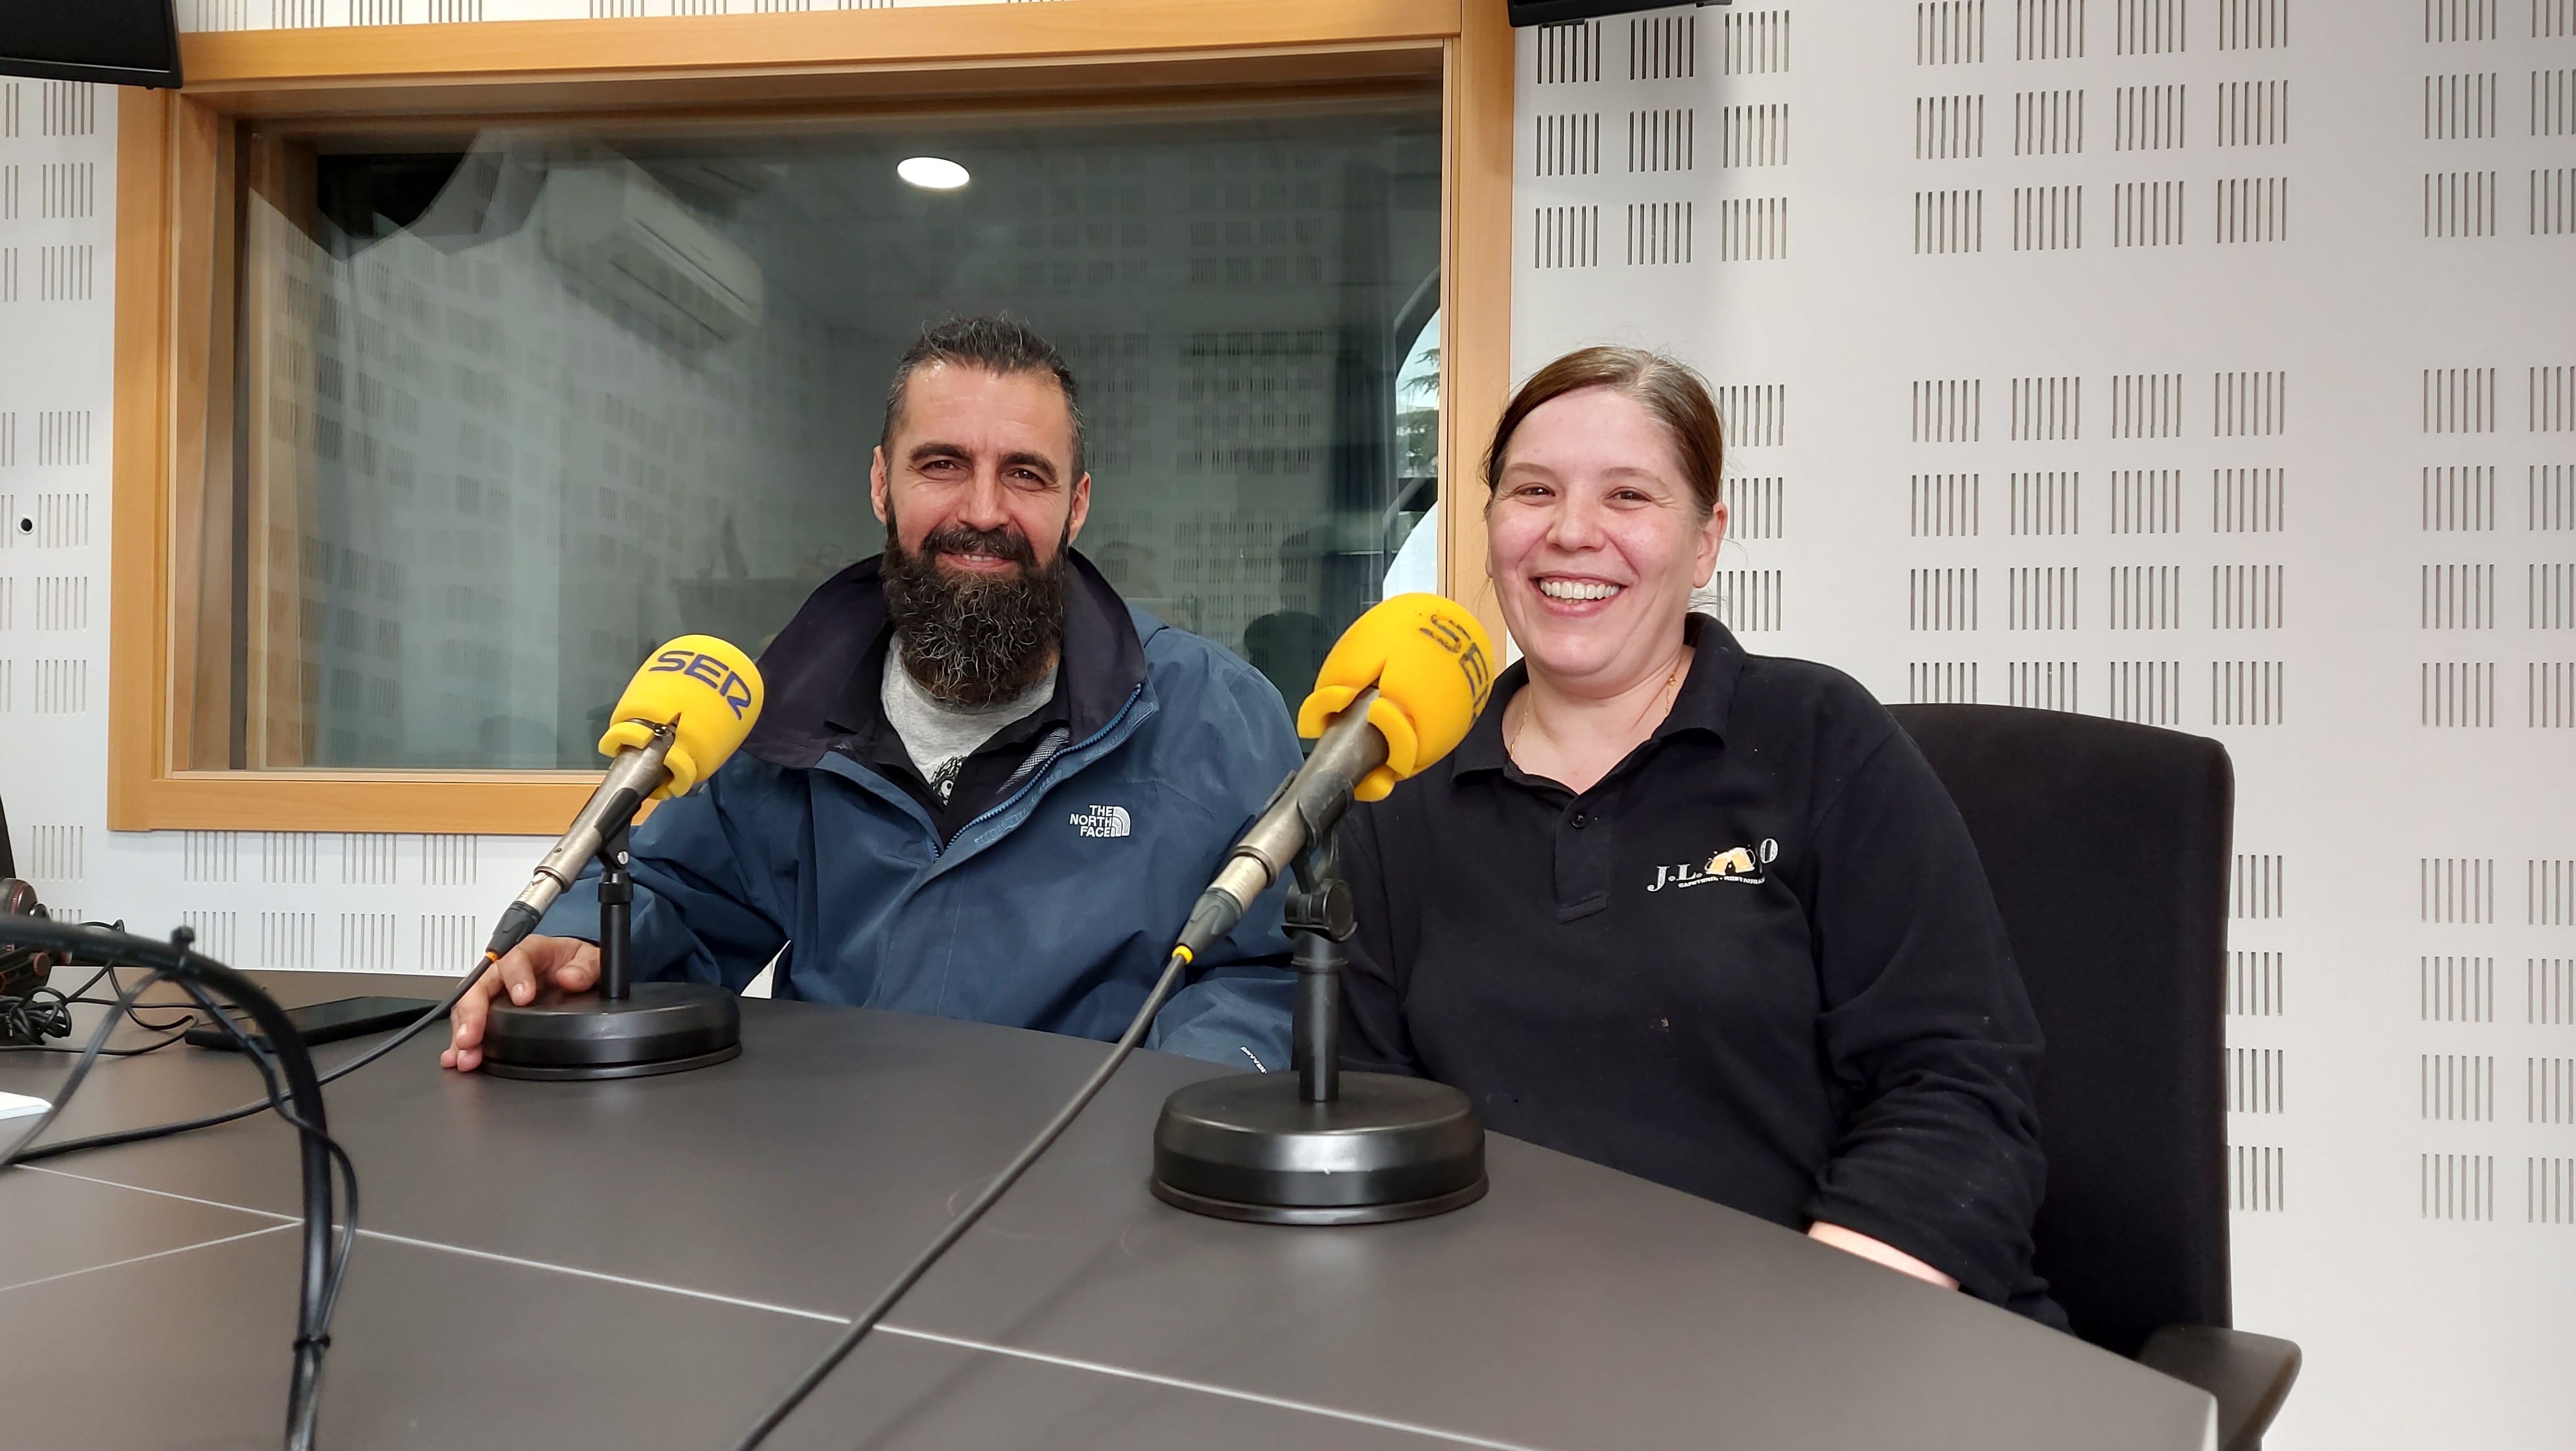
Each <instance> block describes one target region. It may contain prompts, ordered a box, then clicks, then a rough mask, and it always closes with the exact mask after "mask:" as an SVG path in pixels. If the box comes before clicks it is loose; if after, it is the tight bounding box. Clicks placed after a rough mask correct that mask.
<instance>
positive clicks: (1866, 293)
mask: <svg viewBox="0 0 2576 1451" xmlns="http://www.w3.org/2000/svg"><path fill="white" fill-rule="evenodd" d="M1522 48H1523V74H1522V78H1521V92H1520V94H1521V111H1522V114H1523V125H1524V127H1525V128H1527V129H1528V134H1527V135H1525V136H1524V138H1523V141H1522V147H1523V150H1522V164H1521V167H1520V173H1519V175H1520V180H1519V183H1518V199H1519V205H1520V207H1521V209H1522V211H1523V213H1524V214H1525V215H1526V216H1528V217H1529V218H1531V219H1532V221H1533V222H1537V221H1538V220H1539V219H1543V218H1545V217H1549V216H1566V215H1581V216H1593V215H1597V216H1599V217H1601V218H1603V219H1605V221H1607V220H1608V219H1611V218H1631V217H1637V216H1640V215H1646V216H1654V217H1667V216H1676V215H1677V216H1681V217H1686V218H1695V219H1697V223H1698V226H1699V229H1700V230H1699V232H1698V235H1697V237H1696V238H1695V241H1696V243H1697V245H1696V246H1695V247H1694V248H1692V249H1691V250H1689V251H1688V252H1681V251H1677V250H1671V249H1667V250H1664V251H1654V252H1646V253H1640V252H1638V251H1636V250H1634V249H1633V248H1628V247H1623V246H1622V245H1621V244H1620V242H1619V241H1618V240H1616V239H1615V238H1614V239H1605V242H1604V244H1603V245H1602V246H1601V247H1599V248H1598V249H1597V251H1594V252H1590V253H1586V254H1584V255H1582V256H1581V257H1580V258H1579V259H1573V260H1568V258H1567V254H1566V253H1564V252H1562V251H1559V252H1556V253H1554V254H1550V253H1548V252H1546V251H1544V250H1533V251H1531V252H1530V254H1529V255H1528V256H1527V257H1525V259H1524V263H1525V265H1524V266H1523V267H1522V268H1521V269H1520V270H1519V272H1518V274H1517V276H1516V278H1515V282H1514V293H1513V303H1514V358H1513V362H1514V366H1515V369H1516V370H1517V371H1518V372H1522V373H1526V372H1527V371H1528V370H1529V369H1531V368H1533V367H1535V366H1537V365H1538V364H1539V363H1541V362H1544V361H1546V360H1547V359H1548V358H1550V357H1553V356H1555V355H1556V354H1558V353H1559V352H1561V351H1563V350H1564V349H1566V348H1569V347H1572V346H1575V345H1577V344H1580V343H1585V342H1591V341H1619V342H1633V343H1642V344H1646V345H1650V346H1655V347H1661V348H1667V349H1671V350H1673V351H1675V352H1678V353H1680V354H1681V355H1683V356H1684V357H1686V358H1688V359H1690V360H1691V361H1693V362H1695V363H1697V364H1698V365H1699V366H1700V367H1701V368H1702V369H1703V370H1705V371H1706V372H1707V373H1708V375H1709V377H1710V378H1711V380H1712V381H1713V382H1715V383H1716V384H1718V385H1719V386H1720V388H1721V390H1722V391H1721V395H1720V401H1721V408H1722V411H1724V412H1725V413H1726V414H1727V416H1728V419H1729V422H1730V424H1731V425H1732V428H1733V432H1734V437H1733V438H1732V439H1731V440H1730V442H1731V445H1732V448H1731V456H1730V463H1729V469H1728V472H1729V476H1730V477H1729V482H1728V498H1729V501H1730V504H1731V505H1732V506H1734V507H1736V508H1739V509H1741V508H1743V507H1744V501H1758V504H1759V508H1760V511H1761V512H1760V513H1759V515H1758V521H1759V522H1758V523H1756V524H1755V525H1754V527H1751V528H1741V529H1738V530H1736V531H1735V532H1734V535H1733V537H1732V538H1731V539H1730V541H1729V542H1728V545H1727V547H1726V551H1725V554H1724V557H1723V558H1722V559H1721V561H1720V564H1719V570H1718V577H1717V579H1716V580H1715V581H1714V586H1715V594H1716V597H1717V606H1718V608H1719V611H1720V612H1721V613H1723V614H1725V615H1726V616H1727V617H1728V618H1729V620H1730V621H1731V623H1732V624H1733V625H1734V627H1735V629H1736V630H1737V631H1738V633H1739V634H1740V635H1741V636H1742V637H1743V639H1744V640H1745V642H1746V644H1747V645H1748V646H1750V647H1751V648H1752V649H1754V650H1757V651H1765V652H1773V653H1781V654H1793V655H1803V656H1808V657H1811V658H1815V659H1820V660H1825V661H1829V662H1831V663H1834V664H1836V665H1839V666H1841V667H1843V668H1845V669H1847V670H1849V671H1851V672H1852V673H1853V674H1855V675H1857V676H1858V677H1860V678H1861V679H1862V680H1863V681H1864V682H1866V683H1867V684H1868V685H1869V686H1870V687H1871V688H1872V689H1874V690H1875V691H1877V692H1878V693H1879V695H1880V696H1881V697H1882V698H1884V699H1888V700H1925V701H1931V700H1943V701H1986V702H1992V703H1999V704H2014V705H2027V706H2037V707H2041V708H2045V709H2053V710H2075V711H2083V712H2087V713H2092V714H2099V715H2108V716H2115V717H2118V718H2121V719H2126V720H2134V721H2141V722H2146V723H2149V724H2154V725H2161V726H2170V727H2173V728H2176V729H2180V730H2187V731H2194V732H2198V733H2201V734H2205V735H2211V736H2215V737H2217V738H2219V739H2221V740H2223V741H2224V742H2226V744H2227V746H2228V748H2229V750H2230V751H2231V752H2232V753H2233V755H2234V757H2235V760H2236V764H2237V770H2238V789H2239V804H2238V817H2237V854H2236V857H2235V868H2234V874H2233V882H2232V903H2231V913H2232V921H2231V933H2230V935H2231V938H2232V941H2231V951H2230V966H2229V973H2230V978H2229V983H2228V1004H2229V1016H2228V1020H2227V1022H2228V1033H2229V1056H2228V1065H2229V1076H2228V1082H2227V1102H2228V1107H2229V1110H2230V1112H2229V1137H2230V1140H2231V1145H2232V1152H2231V1162H2232V1164H2233V1166H2234V1173H2235V1176H2236V1180H2235V1183H2234V1185H2233V1190H2234V1194H2233V1202H2234V1205H2235V1207H2236V1209H2237V1211H2238V1213H2237V1214H2236V1216H2235V1229H2236V1245H2235V1247H2236V1269H2237V1286H2238V1301H2237V1306H2238V1323H2239V1324H2242V1325H2245V1326H2247V1327H2250V1328H2256V1329H2263V1330H2269V1331H2274V1332H2277V1333H2280V1334H2284V1335H2289V1336H2292V1337H2295V1338H2297V1339H2299V1340H2300V1341H2302V1342H2303V1343H2304V1344H2305V1345H2306V1347H2307V1350H2308V1371H2307V1379H2306V1380H2305V1381H2304V1382H2303V1383H2302V1384H2301V1386H2300V1388H2299V1390H2298V1393H2297V1394H2296V1395H2295V1396H2293V1398H2292V1400H2291V1403H2290V1408H2289V1412H2288V1415H2287V1416H2286V1418H2285V1419H2284V1420H2283V1422H2282V1423H2281V1425H2280V1427H2279V1429H2278V1430H2277V1432H2276V1433H2275V1435H2274V1436H2273V1437H2271V1438H2269V1440H2268V1442H2267V1444H2271V1445H2276V1446H2280V1447H2284V1448H2307V1447H2390V1448H2395V1447H2414V1446H2429V1445H2445V1446H2451V1445H2457V1446H2469V1445H2474V1446H2479V1447H2482V1448H2502V1447H2529V1448H2535V1451H2537V1448H2541V1447H2564V1446H2567V1445H2569V1444H2570V1438H2571V1437H2576V1419H2571V1411H2570V1409H2569V1406H2570V1402H2569V1400H2568V1399H2567V1397H2566V1396H2565V1394H2564V1393H2563V1391H2562V1390H2561V1389H2559V1385H2560V1382H2561V1381H2562V1380H2563V1376H2564V1363H2565V1357H2566V1354H2567V1352H2568V1351H2569V1350H2570V1349H2571V1348H2576V1341H2571V1339H2570V1338H2569V1333H2568V1331H2567V1329H2566V1322H2565V1310H2564V1307H2565V1306H2566V1305H2568V1304H2569V1303H2571V1302H2576V1241H2571V1239H2570V1238H2569V1235H2570V1224H2571V1221H2576V1208H2571V1204H2576V1170H2571V1168H2570V1163H2571V1159H2576V1137H2571V1134H2576V1129H2571V1128H2569V1127H2568V1126H2567V1125H2568V1121H2569V1118H2570V1116H2571V1115H2576V1109H2571V1107H2570V1104H2571V1102H2576V1100H2571V1098H2570V1096H2569V1095H2570V1089H2569V1088H2568V1087H2567V1086H2566V1085H2567V1084H2568V1083H2569V1082H2570V1081H2571V1079H2570V1078H2569V1077H2568V1075H2569V1074H2570V1073H2571V1072H2576V1070H2571V1069H2570V1068H2569V1067H2568V1065H2569V1064H2570V1063H2571V1062H2576V1036H2571V1029H2570V1023H2571V1021H2576V1010H2571V1009H2570V1008H2569V1007H2568V1006H2567V1005H2568V1003H2569V1002H2570V1001H2571V998H2570V996H2569V994H2570V992H2571V987H2570V984H2571V983H2576V974H2571V971H2570V969H2569V967H2568V965H2567V964H2568V962H2569V961H2570V959H2571V956H2576V934H2571V931H2570V929H2569V928H2568V927H2567V926H2566V925H2565V924H2566V923H2568V922H2569V921H2571V920H2576V896H2571V893H2576V879H2571V877H2570V876H2569V872H2570V871H2571V868H2569V867H2568V865H2567V859H2568V858H2570V857H2576V846H2571V845H2570V843H2571V842H2576V824H2572V823H2576V736H2571V735H2570V731H2571V729H2576V482H2571V480H2576V230H2572V229H2571V224H2570V222H2569V220H2568V218H2569V216H2570V215H2571V214H2570V213H2569V211H2568V207H2569V206H2570V205H2571V203H2569V202H2567V201H2565V200H2562V198H2564V197H2565V196H2566V195H2567V194H2568V193H2567V192H2566V190H2565V188H2566V187H2567V185H2568V183H2567V182H2566V181H2565V180H2564V178H2565V177H2566V176H2567V175H2569V174H2570V168H2576V81H2571V79H2570V77H2571V76H2576V5H2570V4H2569V3H2568V0H2536V3H2535V0H2369V3H2356V4H2331V5H2329V4H2322V3H2316V0H1920V3H1916V0H1867V3H1845V4H1832V5H1826V4H1794V3H1793V4H1779V3H1774V4H1764V3H1762V0H1737V3H1736V4H1734V5H1733V6H1731V7H1729V8H1727V9H1681V10H1672V11H1666V12H1660V13H1655V14H1648V15H1643V16H1638V17H1634V18H1626V17H1621V18H1612V19H1607V20H1601V21H1595V22H1589V23H1587V24H1585V25H1583V26H1570V27H1565V28H1561V29H1556V30H1549V31H1541V32H1535V33H1530V34H1527V35H1525V36H1524V38H1523V41H1522ZM1552 55H1581V56H1598V57H1600V61H1599V64H1598V65H1597V66H1587V67H1585V68H1582V69H1572V68H1567V67H1563V66H1558V67H1554V68H1552V69H1551V68H1550V67H1548V66H1547V65H1546V64H1545V63H1544V58H1545V57H1548V56H1552ZM1647 58H1653V63H1651V64H1649V63H1648V61H1647ZM1542 115H1544V116H1547V117H1554V118H1568V117H1571V118H1579V120H1578V121H1577V122H1575V123H1574V124H1579V125H1583V126H1592V125H1597V126H1598V127H1599V129H1600V132H1601V134H1603V135H1604V136H1609V137H1621V136H1627V135H1632V134H1645V135H1652V136H1657V137H1662V136H1673V135H1679V136H1683V137H1689V136H1694V135H1696V136H1698V137H1700V138H1702V141H1701V144H1700V146H1699V148H1698V150H1697V151H1696V152H1688V151H1685V152H1682V153H1680V154H1679V155H1678V157H1676V155H1675V153H1673V152H1672V151H1671V150H1670V149H1669V148H1666V149H1661V150H1652V151H1646V152H1637V151H1622V150H1620V149H1618V148H1615V147H1604V148H1603V150H1602V152H1601V158H1600V164H1599V165H1598V166H1595V167H1591V168H1588V169H1584V170H1580V171H1578V170H1573V169H1569V168H1564V167H1551V166H1548V165H1545V164H1537V165H1533V164H1532V160H1533V158H1539V159H1542V160H1543V159H1544V158H1545V157H1546V156H1547V155H1548V153H1547V152H1546V151H1545V150H1544V147H1545V146H1546V145H1547V144H1548V140H1549V134H1550V133H1548V132H1546V131H1543V130H1540V129H1537V127H1536V125H1535V122H1536V119H1537V118H1538V117H1540V116H1542ZM1757 118H1758V126H1759V130H1758V131H1757V130H1754V129H1752V128H1753V127H1754V126H1755V124H1756V120H1757ZM1550 124H1554V125H1559V126H1562V125H1565V124H1568V123H1566V122H1564V121H1561V120H1560V121H1555V122H1552V123H1550ZM1640 128H1643V130H1642V131H1641V130H1640ZM1757 137H1758V138H1759V139H1758V144H1755V142H1754V141H1753V140H1752V139H1751V138H1757ZM1738 138H1747V139H1744V140H1739V139H1738ZM1533 148H1537V149H1533ZM1747 216H1752V217H1758V218H1760V219H1761V225H1762V227H1763V228H1764V230H1763V231H1762V233H1761V236H1762V237H1763V239H1764V240H1763V243H1762V245H1760V246H1744V245H1738V244H1737V243H1736V242H1735V240H1734V239H1735V238H1736V237H1737V236H1738V235H1740V233H1739V231H1738V230H1737V227H1738V224H1737V223H1735V222H1734V221H1732V220H1730V219H1734V218H1741V217H1747ZM1754 397H1761V398H1764V399H1767V400H1771V402H1770V403H1769V405H1768V406H1767V408H1766V409H1765V411H1763V412H1762V413H1761V414H1760V415H1759V416H1758V417H1757V416H1755V415H1753V414H1752V413H1750V412H1749V411H1748V408H1747V400H1749V399H1751V398H1754ZM1757 481H1758V482H1757ZM1756 580H1758V581H1760V586H1759V590H1758V592H1757V591H1754V590H1753V589H1752V585H1751V582H1752V581H1756Z"/></svg>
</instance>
